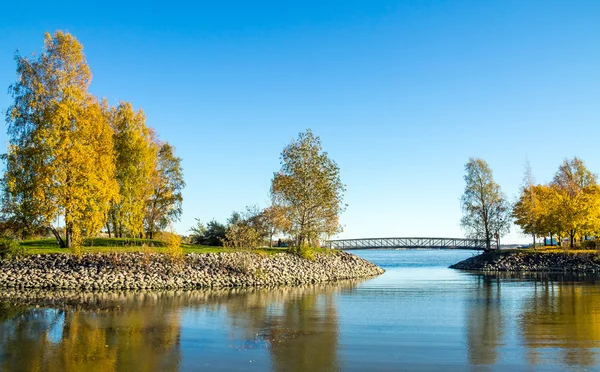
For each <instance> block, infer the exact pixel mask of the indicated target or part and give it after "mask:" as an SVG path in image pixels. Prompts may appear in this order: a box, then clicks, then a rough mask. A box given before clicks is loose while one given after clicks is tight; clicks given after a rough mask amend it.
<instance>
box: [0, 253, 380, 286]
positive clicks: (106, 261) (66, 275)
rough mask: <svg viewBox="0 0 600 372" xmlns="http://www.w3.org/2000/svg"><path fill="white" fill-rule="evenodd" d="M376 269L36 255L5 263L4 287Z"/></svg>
mask: <svg viewBox="0 0 600 372" xmlns="http://www.w3.org/2000/svg"><path fill="white" fill-rule="evenodd" d="M383 272H384V271H383V270H382V269H381V268H379V267H377V266H376V265H374V264H372V263H370V262H368V261H366V260H364V259H362V258H360V257H357V256H354V255H352V254H349V253H346V252H339V251H338V252H334V253H329V254H316V257H315V259H314V260H312V261H308V260H305V259H303V258H300V257H298V256H296V255H293V254H290V253H280V254H276V255H272V256H266V257H265V256H261V255H258V254H255V253H252V252H235V253H210V254H194V253H191V254H187V255H186V256H185V257H184V259H183V261H182V263H181V264H173V262H172V260H171V259H169V257H167V256H165V255H162V254H158V253H152V254H150V255H147V254H144V253H131V252H124V253H120V254H110V255H107V254H84V255H82V256H81V257H80V258H75V257H73V256H71V255H68V254H60V253H56V254H47V255H31V256H28V257H25V258H22V259H13V260H0V273H1V275H0V287H15V286H17V285H18V286H19V287H22V288H47V287H60V288H63V289H93V290H103V291H104V290H119V289H134V290H139V289H162V288H171V289H178V288H203V287H204V288H221V287H251V286H283V285H290V284H291V285H303V284H309V283H323V282H329V281H338V280H341V279H353V278H365V277H371V276H375V275H379V274H382V273H383Z"/></svg>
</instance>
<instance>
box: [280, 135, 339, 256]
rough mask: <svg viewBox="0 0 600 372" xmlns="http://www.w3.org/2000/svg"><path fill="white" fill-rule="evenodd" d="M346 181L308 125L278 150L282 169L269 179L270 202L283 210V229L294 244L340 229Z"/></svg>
mask: <svg viewBox="0 0 600 372" xmlns="http://www.w3.org/2000/svg"><path fill="white" fill-rule="evenodd" d="M345 190H346V187H345V185H344V184H343V183H342V181H341V179H340V169H339V167H338V165H337V164H336V163H335V161H333V160H332V159H330V158H329V156H328V155H327V153H326V152H324V151H323V149H322V146H321V139H320V138H319V137H318V136H315V135H314V134H313V133H312V132H311V131H310V129H307V130H306V131H305V132H302V133H300V134H299V135H298V138H297V139H294V140H293V141H292V142H291V143H290V144H289V145H288V146H286V147H285V148H284V149H283V152H282V153H281V170H280V171H279V172H277V173H275V174H274V177H273V180H272V183H271V196H272V199H273V205H274V206H276V208H279V210H281V211H283V212H284V217H285V219H286V220H287V223H285V224H283V225H287V230H286V232H287V233H288V234H290V235H292V236H293V237H294V238H295V241H296V245H297V246H298V247H300V246H301V245H302V244H304V243H307V242H308V243H311V244H313V245H316V244H317V243H318V241H319V238H320V237H321V236H322V235H323V234H327V235H333V234H335V233H336V232H338V231H339V230H340V225H339V223H338V217H339V215H340V214H341V213H342V212H343V210H344V208H345V205H344V204H343V196H344V191H345Z"/></svg>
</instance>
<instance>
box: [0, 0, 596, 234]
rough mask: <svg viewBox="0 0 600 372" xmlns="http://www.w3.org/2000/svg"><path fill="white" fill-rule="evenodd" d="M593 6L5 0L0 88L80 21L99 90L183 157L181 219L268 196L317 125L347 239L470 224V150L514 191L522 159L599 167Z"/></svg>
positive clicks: (183, 224)
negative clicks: (51, 37) (129, 108)
mask: <svg viewBox="0 0 600 372" xmlns="http://www.w3.org/2000/svg"><path fill="white" fill-rule="evenodd" d="M599 20H600V2H598V1H551V0H544V1H541V0H540V1H526V0H521V1H385V0H379V1H352V0H346V1H313V0H305V1H296V2H292V1H254V2H249V1H219V2H217V1H211V2H208V1H206V2H205V1H199V2H195V3H194V4H192V3H190V4H187V5H179V4H178V2H164V3H156V4H149V3H138V4H132V3H129V4H126V3H125V2H110V1H105V2H74V3H69V2H61V3H60V4H59V3H48V2H40V3H39V4H36V2H28V3H27V4H26V5H19V4H17V2H10V3H8V4H3V5H2V11H0V35H1V37H0V87H6V88H7V87H8V86H9V85H10V84H11V83H12V82H14V81H15V79H16V75H15V63H14V61H13V55H14V52H15V50H16V49H18V50H19V51H20V52H21V54H23V55H29V54H31V53H33V52H39V51H40V50H41V48H42V46H43V34H44V32H46V31H50V32H53V31H55V30H57V29H60V30H66V31H69V32H71V33H72V34H74V35H75V36H76V37H77V38H78V39H79V41H81V42H82V43H83V44H84V47H85V53H86V55H87V59H88V62H89V64H90V67H91V70H92V73H93V82H92V87H91V91H92V93H94V94H96V95H98V96H100V97H107V98H108V99H109V100H110V101H111V102H112V103H116V102H118V101H119V100H127V101H130V102H132V103H133V105H134V106H135V107H141V108H143V109H144V110H145V112H146V114H147V116H148V118H147V123H148V124H149V125H151V126H152V127H154V128H155V129H156V130H157V131H158V132H159V134H160V136H161V138H162V139H163V140H168V141H169V142H170V143H171V144H173V145H174V146H175V147H176V148H177V153H178V155H179V156H181V157H182V158H183V166H184V169H185V179H186V182H187V188H186V189H185V192H184V214H183V217H182V220H181V221H180V222H179V223H178V224H177V225H176V227H177V230H178V231H179V232H180V233H186V231H187V230H188V228H189V227H190V226H191V225H192V224H193V223H194V218H195V217H197V218H200V219H201V220H203V221H205V222H206V221H208V220H210V219H212V218H216V219H218V220H221V221H224V220H225V219H226V218H227V216H229V214H230V213H231V211H232V210H238V209H242V208H243V207H244V206H246V205H250V204H259V205H265V204H266V203H267V201H268V191H269V186H270V180H271V178H272V175H273V172H275V171H277V170H278V169H279V154H280V152H281V150H282V149H283V147H284V146H285V145H286V144H287V143H289V142H290V140H291V139H292V138H293V137H294V136H296V135H297V133H298V132H300V131H302V130H304V129H305V128H311V129H312V130H313V132H315V133H316V134H317V135H319V136H320V137H321V139H322V141H323V145H324V148H325V150H326V151H328V153H329V154H330V156H331V157H332V158H333V159H334V160H336V161H337V162H338V164H339V165H340V167H341V172H342V179H343V181H344V182H345V183H346V185H347V189H348V191H347V193H346V198H345V201H346V202H347V203H348V208H347V211H346V212H345V213H344V214H343V215H342V218H341V222H342V224H343V225H345V231H344V233H343V234H341V237H347V238H352V237H382V236H449V237H460V236H462V235H463V232H462V231H461V229H460V226H459V220H460V216H461V210H460V202H459V198H460V195H461V194H462V191H463V189H464V181H463V174H464V164H465V163H466V162H467V161H468V158H469V157H470V156H478V157H482V158H484V159H485V160H487V161H488V163H489V164H490V166H491V167H492V169H493V171H494V176H495V178H496V180H497V181H498V183H500V185H501V186H502V188H503V190H504V192H505V193H506V194H507V195H508V196H509V197H510V198H511V199H512V198H515V197H516V195H517V192H518V187H519V184H520V183H521V179H522V175H523V164H524V161H525V158H526V157H528V158H529V161H530V163H531V166H532V168H533V171H534V175H535V176H536V179H537V181H538V182H546V181H549V180H550V179H551V177H552V175H553V174H554V172H555V171H556V169H557V168H558V165H559V164H560V162H561V161H562V160H563V159H564V158H565V157H573V156H575V155H577V156H579V157H581V158H582V159H583V160H584V161H585V162H586V164H587V165H588V167H589V168H590V169H592V170H593V171H594V172H599V171H600V157H599V155H598V154H599V151H598V149H597V146H598V145H597V138H599V135H600V126H599V123H600V120H599V119H600V104H599V103H600V67H599V66H600V42H598V41H599V40H600V22H599ZM5 92H6V89H5V88H4V89H2V90H0V108H1V109H2V110H5V109H6V107H7V106H8V105H9V104H10V97H9V96H8V95H7V94H5ZM4 132H5V131H2V134H0V141H1V142H2V144H3V146H4V147H5V146H6V135H5V133H4ZM516 230H517V229H516V228H515V229H513V232H512V233H511V234H510V235H509V236H508V237H507V239H506V240H505V241H506V242H519V241H525V240H526V239H527V238H525V237H523V236H522V235H520V234H519V233H518V232H517V231H516Z"/></svg>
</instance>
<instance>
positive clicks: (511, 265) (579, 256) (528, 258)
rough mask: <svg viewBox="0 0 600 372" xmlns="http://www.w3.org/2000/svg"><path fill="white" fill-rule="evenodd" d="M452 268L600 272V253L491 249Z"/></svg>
mask: <svg viewBox="0 0 600 372" xmlns="http://www.w3.org/2000/svg"><path fill="white" fill-rule="evenodd" d="M450 268H451V269H460V270H477V271H534V272H537V271H539V272H591V273H600V256H599V255H598V254H597V253H595V252H576V251H573V252H536V251H514V250H510V251H499V252H487V253H482V254H480V255H478V256H473V257H470V258H467V259H466V260H463V261H460V262H458V263H456V264H454V265H452V266H450Z"/></svg>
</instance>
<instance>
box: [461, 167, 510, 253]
mask: <svg viewBox="0 0 600 372" xmlns="http://www.w3.org/2000/svg"><path fill="white" fill-rule="evenodd" d="M465 172H466V173H465V176H464V179H465V182H466V186H465V192H464V194H463V196H462V198H461V206H462V210H463V217H462V219H461V225H462V227H463V228H464V229H465V231H466V233H467V236H469V237H470V238H473V239H481V240H484V241H485V246H486V250H490V249H491V241H492V237H493V236H494V234H496V233H497V234H498V235H499V236H501V235H502V234H504V233H506V232H508V227H509V226H510V219H509V216H508V215H509V213H510V209H509V208H508V207H507V204H506V198H505V197H504V194H503V193H502V191H501V190H500V185H498V184H497V183H496V182H495V181H494V178H493V176H492V170H491V169H490V167H489V166H488V164H487V162H486V161H485V160H483V159H480V158H470V159H469V162H468V163H467V164H466V165H465Z"/></svg>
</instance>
